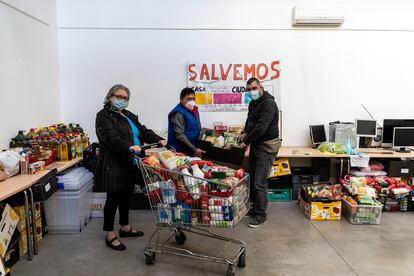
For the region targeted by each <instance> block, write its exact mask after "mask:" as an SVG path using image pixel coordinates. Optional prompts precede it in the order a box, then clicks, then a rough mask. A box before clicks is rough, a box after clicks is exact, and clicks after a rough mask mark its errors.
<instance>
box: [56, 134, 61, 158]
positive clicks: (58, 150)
mask: <svg viewBox="0 0 414 276" xmlns="http://www.w3.org/2000/svg"><path fill="white" fill-rule="evenodd" d="M56 159H57V161H62V141H61V140H59V139H58V138H56Z"/></svg>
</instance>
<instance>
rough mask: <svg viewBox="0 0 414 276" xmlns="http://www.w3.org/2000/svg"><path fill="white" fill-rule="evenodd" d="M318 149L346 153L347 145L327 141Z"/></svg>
mask: <svg viewBox="0 0 414 276" xmlns="http://www.w3.org/2000/svg"><path fill="white" fill-rule="evenodd" d="M318 149H319V150H320V151H321V152H326V153H334V154H344V153H346V145H343V144H339V143H331V142H325V143H322V144H320V145H319V147H318Z"/></svg>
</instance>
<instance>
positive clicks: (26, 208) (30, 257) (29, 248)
mask: <svg viewBox="0 0 414 276" xmlns="http://www.w3.org/2000/svg"><path fill="white" fill-rule="evenodd" d="M23 193H24V211H25V220H26V238H27V259H28V260H29V261H31V260H33V251H32V250H33V249H32V239H31V238H30V219H29V217H30V216H29V199H28V197H27V191H26V190H24V191H23Z"/></svg>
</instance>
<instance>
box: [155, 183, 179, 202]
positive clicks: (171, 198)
mask: <svg viewBox="0 0 414 276" xmlns="http://www.w3.org/2000/svg"><path fill="white" fill-rule="evenodd" d="M159 186H160V189H161V193H162V199H163V202H164V203H168V204H173V203H176V202H177V199H176V196H175V184H174V182H173V181H172V180H171V179H169V180H167V181H161V182H159Z"/></svg>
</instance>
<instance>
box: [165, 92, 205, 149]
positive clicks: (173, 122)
mask: <svg viewBox="0 0 414 276" xmlns="http://www.w3.org/2000/svg"><path fill="white" fill-rule="evenodd" d="M200 131H201V123H200V114H199V113H198V107H197V106H196V105H195V93H194V90H192V89H191V88H188V87H187V88H184V89H183V90H182V91H181V93H180V103H179V104H177V105H176V106H175V107H174V109H173V110H171V112H170V113H169V114H168V145H169V146H171V147H173V148H174V149H176V150H177V152H182V153H185V154H188V155H193V156H198V157H201V155H202V153H204V151H202V150H201V149H199V148H197V147H196V146H195V143H196V140H197V138H198V136H199V135H200Z"/></svg>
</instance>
